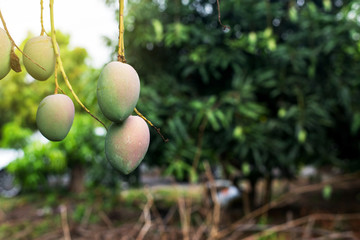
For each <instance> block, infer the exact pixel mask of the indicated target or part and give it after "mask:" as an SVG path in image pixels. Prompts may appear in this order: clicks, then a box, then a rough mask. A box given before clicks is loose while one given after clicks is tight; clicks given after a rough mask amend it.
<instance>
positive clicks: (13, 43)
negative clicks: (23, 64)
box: [0, 10, 46, 71]
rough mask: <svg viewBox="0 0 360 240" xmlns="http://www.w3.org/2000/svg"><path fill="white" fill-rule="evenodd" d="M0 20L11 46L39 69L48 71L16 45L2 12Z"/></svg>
mask: <svg viewBox="0 0 360 240" xmlns="http://www.w3.org/2000/svg"><path fill="white" fill-rule="evenodd" d="M0 19H1V22H2V24H3V26H4V30H5V32H6V34H7V35H8V37H9V39H10V42H11V44H12V45H13V46H15V47H16V49H17V50H19V52H20V53H21V54H22V55H23V56H25V57H26V58H27V59H29V60H30V61H31V62H32V63H34V64H35V65H36V66H38V67H39V68H41V69H42V70H44V71H46V70H45V68H43V67H42V66H41V65H40V64H38V63H37V62H35V61H34V60H32V59H31V58H30V57H29V56H28V55H27V54H25V53H24V52H23V51H22V50H21V49H20V48H19V47H18V45H16V43H15V41H14V39H13V38H12V37H11V35H10V32H9V30H8V28H7V26H6V22H5V19H4V17H3V15H2V13H1V10H0Z"/></svg>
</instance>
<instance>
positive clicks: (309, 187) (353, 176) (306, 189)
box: [219, 172, 360, 238]
mask: <svg viewBox="0 0 360 240" xmlns="http://www.w3.org/2000/svg"><path fill="white" fill-rule="evenodd" d="M359 176H360V172H357V173H351V174H347V175H343V176H341V177H336V178H333V179H330V180H328V181H324V182H322V183H318V184H313V185H307V186H304V187H298V188H296V189H294V190H292V191H291V192H289V193H286V194H284V195H282V196H281V197H279V198H278V199H275V200H273V201H271V202H270V203H267V204H265V205H264V206H262V207H260V208H258V209H256V210H254V211H253V212H251V213H249V214H247V215H246V216H244V217H243V218H241V219H240V220H238V221H236V222H235V223H233V224H231V226H230V227H228V228H226V229H224V230H222V231H220V233H219V237H220V238H224V237H225V236H227V235H228V234H230V233H231V232H232V231H233V230H234V229H236V228H237V227H238V226H239V225H241V224H242V223H244V222H246V221H248V220H249V219H253V218H255V217H259V216H261V215H262V214H264V213H266V212H268V211H269V210H270V209H272V208H275V207H278V206H280V205H281V204H283V203H285V202H289V201H294V200H295V197H294V196H295V195H298V194H302V193H306V192H312V191H317V190H320V189H322V188H323V187H324V186H325V185H327V184H341V183H342V182H344V181H349V180H353V179H356V180H358V177H359Z"/></svg>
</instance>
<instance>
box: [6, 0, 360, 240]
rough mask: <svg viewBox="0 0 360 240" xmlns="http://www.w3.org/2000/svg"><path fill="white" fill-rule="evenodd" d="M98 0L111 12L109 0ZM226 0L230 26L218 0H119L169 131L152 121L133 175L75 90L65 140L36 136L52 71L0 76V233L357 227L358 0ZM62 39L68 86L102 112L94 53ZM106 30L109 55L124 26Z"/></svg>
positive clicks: (102, 234) (129, 52)
mask: <svg viewBox="0 0 360 240" xmlns="http://www.w3.org/2000/svg"><path fill="white" fill-rule="evenodd" d="M36 4H37V3H36ZM102 4H103V5H104V6H106V7H107V8H109V9H111V10H112V12H113V13H114V15H113V16H114V20H116V19H117V17H116V16H117V15H118V2H117V1H111V0H107V1H104V2H102ZM55 7H56V5H55ZM220 7H221V8H220V13H221V22H222V24H223V25H221V24H220V23H219V16H218V13H219V11H218V10H219V9H218V5H217V1H216V0H128V1H127V5H126V9H125V30H126V31H125V54H126V59H127V62H128V63H129V64H131V65H132V66H133V67H134V68H135V69H136V70H137V72H138V74H139V76H140V80H141V94H140V99H139V102H138V105H137V109H139V111H140V112H142V113H143V114H144V115H145V116H146V117H147V118H148V119H149V120H151V121H152V122H153V123H154V124H155V125H156V126H157V127H160V128H161V131H162V133H163V134H164V135H165V136H166V137H167V138H169V140H170V141H169V142H168V143H164V142H163V140H162V138H161V137H160V136H159V135H158V134H157V133H156V131H155V130H154V129H150V132H151V143H150V147H149V150H148V153H147V155H146V157H145V158H144V160H143V163H142V164H141V165H140V167H139V168H138V169H136V170H135V171H134V172H133V173H131V174H130V175H129V176H124V175H122V174H121V173H119V172H118V171H116V170H114V169H113V168H112V167H111V166H110V165H109V164H108V162H107V161H106V158H105V153H104V139H105V134H106V131H105V129H103V128H102V126H101V125H100V124H99V123H98V122H96V121H95V120H94V119H92V118H91V117H90V116H89V115H87V114H86V113H85V112H84V111H83V110H82V109H81V108H80V106H78V105H76V104H75V105H76V116H75V120H74V124H73V126H72V129H71V131H70V133H69V135H68V136H67V137H66V139H65V140H64V141H62V142H58V143H53V142H48V141H46V140H45V139H44V138H42V136H41V134H39V132H38V131H37V127H36V122H35V116H36V110H37V107H38V104H39V102H40V101H41V100H42V99H43V98H44V97H45V96H47V95H49V94H52V93H53V91H54V88H55V84H54V79H53V78H51V79H49V80H47V81H46V82H38V81H34V80H33V79H32V78H31V77H30V76H29V75H28V74H27V73H26V71H25V70H23V72H22V73H15V72H11V73H10V74H9V75H8V76H7V77H6V78H5V79H2V80H1V81H0V99H1V101H0V112H1V114H0V116H1V117H0V136H1V138H0V147H1V148H0V166H1V170H0V175H1V176H0V194H1V195H2V197H1V198H0V239H60V238H62V239H245V238H246V237H248V239H358V238H360V232H359V229H360V181H359V180H360V179H359V177H360V175H359V170H360V161H359V157H360V144H359V141H360V104H359V99H360V3H359V2H358V1H357V0H348V1H346V0H306V1H305V0H286V1H279V0H261V1H252V0H223V1H220ZM1 10H2V11H3V12H4V13H6V9H1ZM94 11H96V10H94ZM7 14H9V13H7ZM79 15H81V11H79ZM79 19H80V18H79ZM5 20H6V19H5ZM79 21H80V20H79ZM99 21H100V20H99ZM55 24H56V23H55ZM84 24H85V23H84ZM224 25H226V26H228V27H224ZM49 30H50V29H49ZM9 31H10V33H11V29H9ZM116 31H118V30H117V29H114V32H116ZM39 32H40V24H39ZM36 34H37V33H29V34H28V37H27V39H28V38H30V37H32V36H36ZM94 34H97V33H94ZM27 39H23V42H18V44H19V45H20V47H21V48H22V47H23V45H24V43H25V42H26V40H27ZM57 39H58V44H59V46H60V49H61V57H62V60H63V62H64V67H65V70H66V72H67V74H68V77H69V79H70V81H71V83H72V85H73V88H74V90H75V92H76V93H77V94H78V96H79V98H80V99H81V100H82V101H83V102H84V104H85V105H86V106H87V107H88V108H89V109H90V110H91V111H92V112H93V113H94V114H95V115H96V116H99V118H100V119H102V120H103V121H104V122H105V123H106V124H107V125H109V124H110V122H108V121H106V119H105V118H104V116H103V115H102V114H101V112H100V110H99V107H98V105H97V99H96V86H97V79H98V77H99V74H100V72H101V69H102V66H100V67H98V66H93V65H92V64H91V61H89V54H88V49H86V48H84V47H82V46H79V47H73V46H71V45H70V44H69V43H70V41H71V34H69V33H66V32H62V31H57ZM102 39H103V41H102V44H103V46H105V47H106V48H107V49H109V56H108V62H109V61H112V60H115V59H116V57H117V56H116V54H117V37H113V36H103V38H102ZM106 63H107V62H104V63H103V65H105V64H106ZM23 69H24V68H23ZM59 80H60V84H61V87H62V89H64V90H65V93H66V94H68V95H69V96H70V97H72V96H71V93H70V91H69V90H67V88H66V86H65V84H63V81H62V79H61V77H60V79H59ZM269 229H270V230H269Z"/></svg>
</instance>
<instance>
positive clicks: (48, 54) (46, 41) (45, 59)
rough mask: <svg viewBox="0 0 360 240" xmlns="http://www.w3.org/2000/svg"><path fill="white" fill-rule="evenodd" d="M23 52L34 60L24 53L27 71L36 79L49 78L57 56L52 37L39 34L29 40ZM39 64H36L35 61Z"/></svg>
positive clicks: (43, 79)
mask: <svg viewBox="0 0 360 240" xmlns="http://www.w3.org/2000/svg"><path fill="white" fill-rule="evenodd" d="M23 52H24V53H25V54H26V55H27V56H28V57H29V58H30V59H31V60H33V62H32V61H31V60H30V59H28V58H27V57H25V56H24V55H23V62H24V66H25V68H26V71H27V72H28V73H29V74H30V75H31V76H32V77H33V78H34V79H36V80H39V81H45V80H47V79H48V78H49V77H50V76H51V75H52V74H53V73H54V70H55V62H56V56H55V53H54V48H53V44H52V42H51V37H48V36H38V37H34V38H31V39H30V40H28V41H27V42H26V44H25V46H24V50H23ZM34 62H35V63H37V64H38V65H40V66H41V67H42V68H41V67H40V66H38V65H36V64H35V63H34Z"/></svg>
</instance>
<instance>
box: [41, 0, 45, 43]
mask: <svg viewBox="0 0 360 240" xmlns="http://www.w3.org/2000/svg"><path fill="white" fill-rule="evenodd" d="M40 8H41V9H40V11H41V14H40V23H41V33H40V35H41V36H43V35H44V34H45V28H44V0H40Z"/></svg>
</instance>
